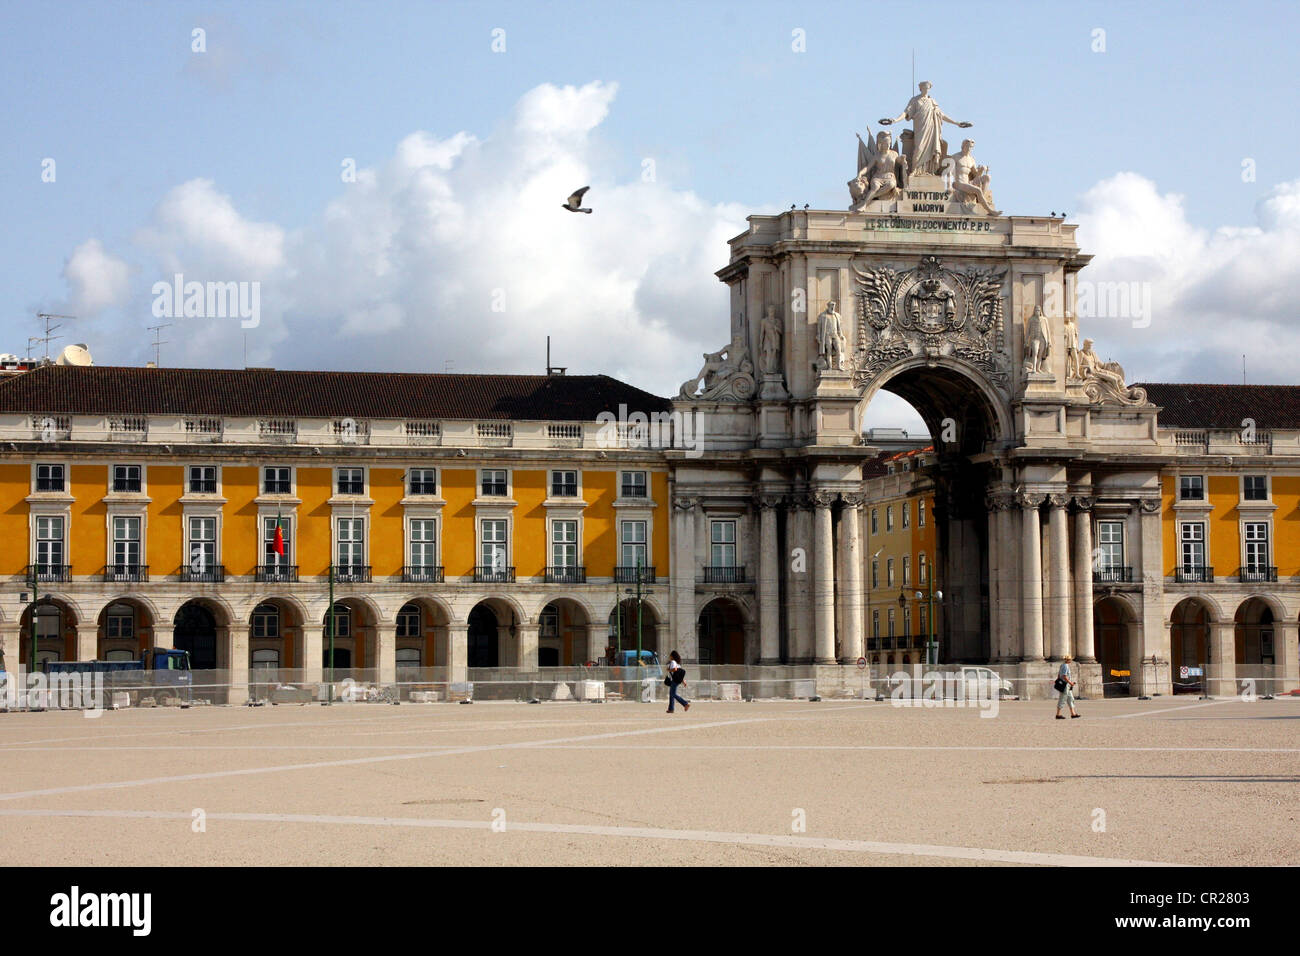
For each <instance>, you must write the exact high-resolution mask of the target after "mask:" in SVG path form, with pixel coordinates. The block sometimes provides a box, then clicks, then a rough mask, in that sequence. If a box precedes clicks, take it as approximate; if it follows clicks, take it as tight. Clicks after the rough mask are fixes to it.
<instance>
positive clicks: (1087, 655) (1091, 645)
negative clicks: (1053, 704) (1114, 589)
mask: <svg viewBox="0 0 1300 956" xmlns="http://www.w3.org/2000/svg"><path fill="white" fill-rule="evenodd" d="M1092 504H1093V499H1092V498H1090V497H1088V496H1086V495H1076V496H1075V498H1074V659H1075V660H1076V661H1079V662H1081V663H1082V662H1092V661H1095V660H1096V659H1097V650H1096V644H1095V640H1094V638H1093V633H1092Z"/></svg>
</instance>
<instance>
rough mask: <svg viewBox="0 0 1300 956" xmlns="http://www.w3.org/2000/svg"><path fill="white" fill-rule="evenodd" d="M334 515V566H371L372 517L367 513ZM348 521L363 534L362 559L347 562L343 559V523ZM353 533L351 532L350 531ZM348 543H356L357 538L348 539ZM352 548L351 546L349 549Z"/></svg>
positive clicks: (361, 541) (361, 542)
mask: <svg viewBox="0 0 1300 956" xmlns="http://www.w3.org/2000/svg"><path fill="white" fill-rule="evenodd" d="M332 517H333V525H334V529H333V530H334V548H333V551H334V567H336V568H365V567H369V566H370V518H369V516H368V515H365V514H356V515H343V514H335V515H333V516H332ZM344 522H347V523H348V525H349V526H351V527H352V528H353V530H356V529H359V530H360V534H361V540H360V544H361V560H360V561H357V560H353V559H351V558H350V559H349V560H348V561H347V563H344V562H343V560H342V556H343V545H344V540H343V524H344ZM350 533H351V532H350ZM347 543H348V544H356V543H357V542H356V541H355V539H351V538H349V539H348V542H347ZM351 550H352V549H351V548H349V551H351Z"/></svg>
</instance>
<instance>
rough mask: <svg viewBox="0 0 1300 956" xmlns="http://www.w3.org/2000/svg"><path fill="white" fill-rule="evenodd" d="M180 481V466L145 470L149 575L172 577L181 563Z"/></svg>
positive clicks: (182, 544)
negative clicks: (147, 494)
mask: <svg viewBox="0 0 1300 956" xmlns="http://www.w3.org/2000/svg"><path fill="white" fill-rule="evenodd" d="M184 480H185V469H184V467H183V466H181V465H150V466H149V470H148V475H147V479H146V481H147V486H146V487H147V490H148V492H149V499H150V501H149V507H148V510H147V512H146V515H147V527H146V529H145V546H146V547H147V549H148V551H147V553H146V555H145V564H147V565H149V571H150V573H151V574H175V573H176V572H177V571H178V570H179V568H180V566H181V564H182V563H184V562H183V560H182V555H183V553H184V549H185V529H184V525H183V521H184V516H183V515H182V513H181V503H180V497H181V494H182V492H183V490H184Z"/></svg>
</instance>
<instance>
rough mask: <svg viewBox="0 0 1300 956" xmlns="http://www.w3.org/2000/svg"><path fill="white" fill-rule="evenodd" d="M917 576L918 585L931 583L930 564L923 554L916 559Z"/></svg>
mask: <svg viewBox="0 0 1300 956" xmlns="http://www.w3.org/2000/svg"><path fill="white" fill-rule="evenodd" d="M916 574H917V583H918V584H929V583H930V562H929V561H928V560H927V559H926V557H925V555H923V554H922V555H920V556H918V557H917V559H916Z"/></svg>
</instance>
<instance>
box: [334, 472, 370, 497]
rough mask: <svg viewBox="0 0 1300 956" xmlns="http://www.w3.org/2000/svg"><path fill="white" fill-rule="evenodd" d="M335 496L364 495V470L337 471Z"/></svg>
mask: <svg viewBox="0 0 1300 956" xmlns="http://www.w3.org/2000/svg"><path fill="white" fill-rule="evenodd" d="M336 488H337V492H336V493H337V494H340V495H363V494H365V493H366V472H365V469H364V468H340V469H338V483H337V485H336Z"/></svg>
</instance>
